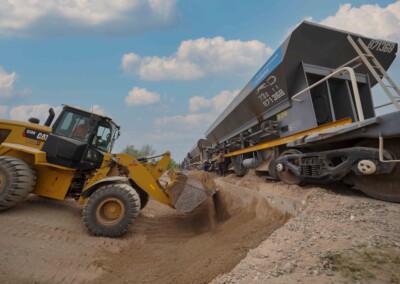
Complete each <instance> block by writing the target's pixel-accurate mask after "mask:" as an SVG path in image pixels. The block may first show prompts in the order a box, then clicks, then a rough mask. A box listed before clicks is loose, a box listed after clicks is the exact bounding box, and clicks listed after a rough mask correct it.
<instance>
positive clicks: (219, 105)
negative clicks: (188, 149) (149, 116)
mask: <svg viewBox="0 0 400 284" xmlns="http://www.w3.org/2000/svg"><path fill="white" fill-rule="evenodd" d="M238 92H239V91H237V90H236V91H227V90H224V91H221V92H220V93H219V94H217V95H216V96H214V97H212V98H210V99H207V98H205V97H200V96H195V97H192V98H190V99H189V111H188V114H186V115H174V116H166V117H162V118H158V119H156V120H155V124H156V127H164V126H169V127H171V128H173V129H185V130H192V131H193V130H195V131H197V130H199V129H200V130H201V131H203V130H205V129H204V128H205V127H207V126H208V125H209V124H210V123H212V122H213V121H214V120H215V119H216V118H217V116H218V115H219V114H220V113H221V112H222V111H223V110H224V109H225V108H226V107H227V106H228V105H229V104H230V103H231V101H232V100H233V99H234V98H235V96H236V95H237V94H238ZM201 135H203V134H201Z"/></svg>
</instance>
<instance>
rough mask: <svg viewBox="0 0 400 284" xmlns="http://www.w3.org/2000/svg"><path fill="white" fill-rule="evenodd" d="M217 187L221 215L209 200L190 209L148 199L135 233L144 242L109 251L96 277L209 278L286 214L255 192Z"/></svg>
mask: <svg viewBox="0 0 400 284" xmlns="http://www.w3.org/2000/svg"><path fill="white" fill-rule="evenodd" d="M202 177H205V178H207V176H202ZM206 181H207V180H206ZM218 190H219V193H218V197H219V206H220V208H221V210H223V211H222V213H223V215H222V216H223V220H221V219H220V218H218V216H217V215H216V214H215V210H214V204H213V200H211V199H210V200H209V201H208V202H206V203H205V204H203V205H202V206H201V207H199V208H198V209H197V210H196V211H194V212H192V213H188V214H179V213H177V212H176V211H172V210H170V209H168V208H165V207H162V208H161V207H160V205H159V204H156V203H151V204H150V206H149V208H146V210H145V211H144V212H143V214H142V215H141V217H140V218H139V219H138V220H137V225H136V227H135V229H134V232H133V236H134V239H135V238H141V239H142V240H144V241H142V242H141V243H138V242H133V243H132V245H131V246H129V247H127V248H126V249H124V250H123V251H122V252H121V253H120V254H119V255H118V259H115V256H114V255H113V254H112V253H109V254H107V255H106V259H113V258H114V261H108V260H105V263H108V264H109V265H110V267H109V268H110V270H111V271H112V272H111V273H107V274H103V276H102V277H101V279H100V282H102V283H108V282H109V281H111V280H115V279H119V280H121V281H127V282H129V281H132V280H133V279H134V281H135V282H137V283H160V282H162V283H208V282H210V281H211V280H212V279H213V278H215V277H216V276H217V275H219V274H221V273H224V272H226V271H230V270H231V269H232V268H233V267H234V266H235V265H237V264H238V263H239V262H240V260H241V259H242V258H243V257H244V256H245V255H246V253H247V252H248V250H249V249H251V248H254V247H256V246H257V245H259V244H260V243H261V242H262V241H263V240H264V239H266V238H267V237H268V236H269V235H270V234H271V233H272V232H273V231H274V230H276V229H277V228H279V227H280V226H282V225H283V224H284V223H285V222H286V221H287V220H288V218H289V216H288V215H283V214H282V213H280V212H279V211H277V210H276V209H273V208H272V207H271V206H269V204H268V203H267V202H266V201H265V199H264V198H262V197H261V196H259V195H258V193H257V192H247V191H244V192H239V191H235V190H230V189H229V188H218Z"/></svg>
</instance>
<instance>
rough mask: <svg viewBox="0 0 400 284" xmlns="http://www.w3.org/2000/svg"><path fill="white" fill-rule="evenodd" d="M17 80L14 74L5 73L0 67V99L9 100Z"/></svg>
mask: <svg viewBox="0 0 400 284" xmlns="http://www.w3.org/2000/svg"><path fill="white" fill-rule="evenodd" d="M17 78H18V76H17V74H16V73H15V72H11V73H7V72H6V71H5V70H4V69H3V68H2V67H0V98H10V97H11V96H12V95H13V93H14V84H15V82H16V80H17Z"/></svg>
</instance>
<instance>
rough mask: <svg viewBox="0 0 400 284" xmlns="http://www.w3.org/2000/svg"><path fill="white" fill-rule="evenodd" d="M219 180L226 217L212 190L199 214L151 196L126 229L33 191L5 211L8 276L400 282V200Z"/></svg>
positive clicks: (1, 268) (28, 279) (4, 268)
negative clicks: (93, 230)
mask: <svg viewBox="0 0 400 284" xmlns="http://www.w3.org/2000/svg"><path fill="white" fill-rule="evenodd" d="M216 183H217V186H218V188H219V189H220V194H219V198H220V202H221V212H220V213H221V214H220V216H219V219H218V218H217V217H216V215H215V210H214V205H213V203H212V202H211V200H210V201H209V202H208V203H206V204H204V205H203V206H202V207H200V208H198V210H196V211H195V212H192V213H191V214H181V213H178V212H176V211H174V210H172V209H170V208H168V207H165V206H163V205H161V204H158V203H157V202H155V201H150V203H149V205H148V206H147V207H146V208H145V209H144V210H143V211H142V212H141V214H140V215H139V217H138V219H137V220H136V223H135V225H134V227H133V229H132V230H130V231H129V232H128V233H127V234H126V235H124V236H123V237H122V238H119V239H108V238H96V237H92V236H89V235H88V234H87V232H86V230H85V228H84V225H83V222H82V220H81V214H82V208H80V207H78V206H77V205H76V204H75V202H74V201H73V200H66V201H54V200H49V199H45V198H39V197H35V196H31V197H29V198H28V199H27V201H26V202H24V203H22V204H20V205H19V206H17V207H15V208H12V209H11V210H8V211H5V212H1V214H0V283H110V282H113V283H209V282H212V283H218V284H219V283H297V282H299V283H309V282H312V281H314V282H315V283H352V282H361V283H364V282H371V283H390V282H392V283H399V282H400V218H399V215H400V214H399V213H400V205H399V204H391V203H385V202H381V201H377V200H373V199H369V198H367V197H365V196H363V195H361V194H358V193H356V192H352V191H349V190H348V189H346V188H344V187H343V186H341V185H332V186H331V187H330V188H318V187H311V186H310V187H303V188H300V187H297V186H287V185H284V184H282V183H280V182H271V181H264V180H263V179H261V178H258V177H256V176H255V175H252V174H249V175H247V176H245V177H244V178H242V179H240V178H236V177H234V176H227V177H224V178H217V179H216ZM399 186H400V185H399ZM291 216H293V218H291V219H290V217H291ZM217 219H218V220H217Z"/></svg>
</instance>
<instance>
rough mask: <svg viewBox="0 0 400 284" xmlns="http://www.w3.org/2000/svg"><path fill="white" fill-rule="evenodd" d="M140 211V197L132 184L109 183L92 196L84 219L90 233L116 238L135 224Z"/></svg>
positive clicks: (85, 210) (84, 213)
mask: <svg viewBox="0 0 400 284" xmlns="http://www.w3.org/2000/svg"><path fill="white" fill-rule="evenodd" d="M139 211H140V197H139V195H138V194H137V192H136V191H135V190H134V189H133V188H132V187H131V186H130V185H127V184H123V183H119V184H118V183H117V184H107V185H104V186H102V187H100V188H99V189H98V190H96V191H95V192H94V193H93V194H92V195H91V196H90V198H89V200H88V202H87V204H86V206H85V208H84V210H83V221H84V223H85V226H86V228H87V229H88V231H89V233H90V234H92V235H94V236H98V237H109V238H115V237H119V236H121V235H122V234H124V233H125V232H126V231H127V230H128V229H129V227H131V226H132V225H133V223H134V221H135V219H136V217H137V215H138V214H139Z"/></svg>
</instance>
